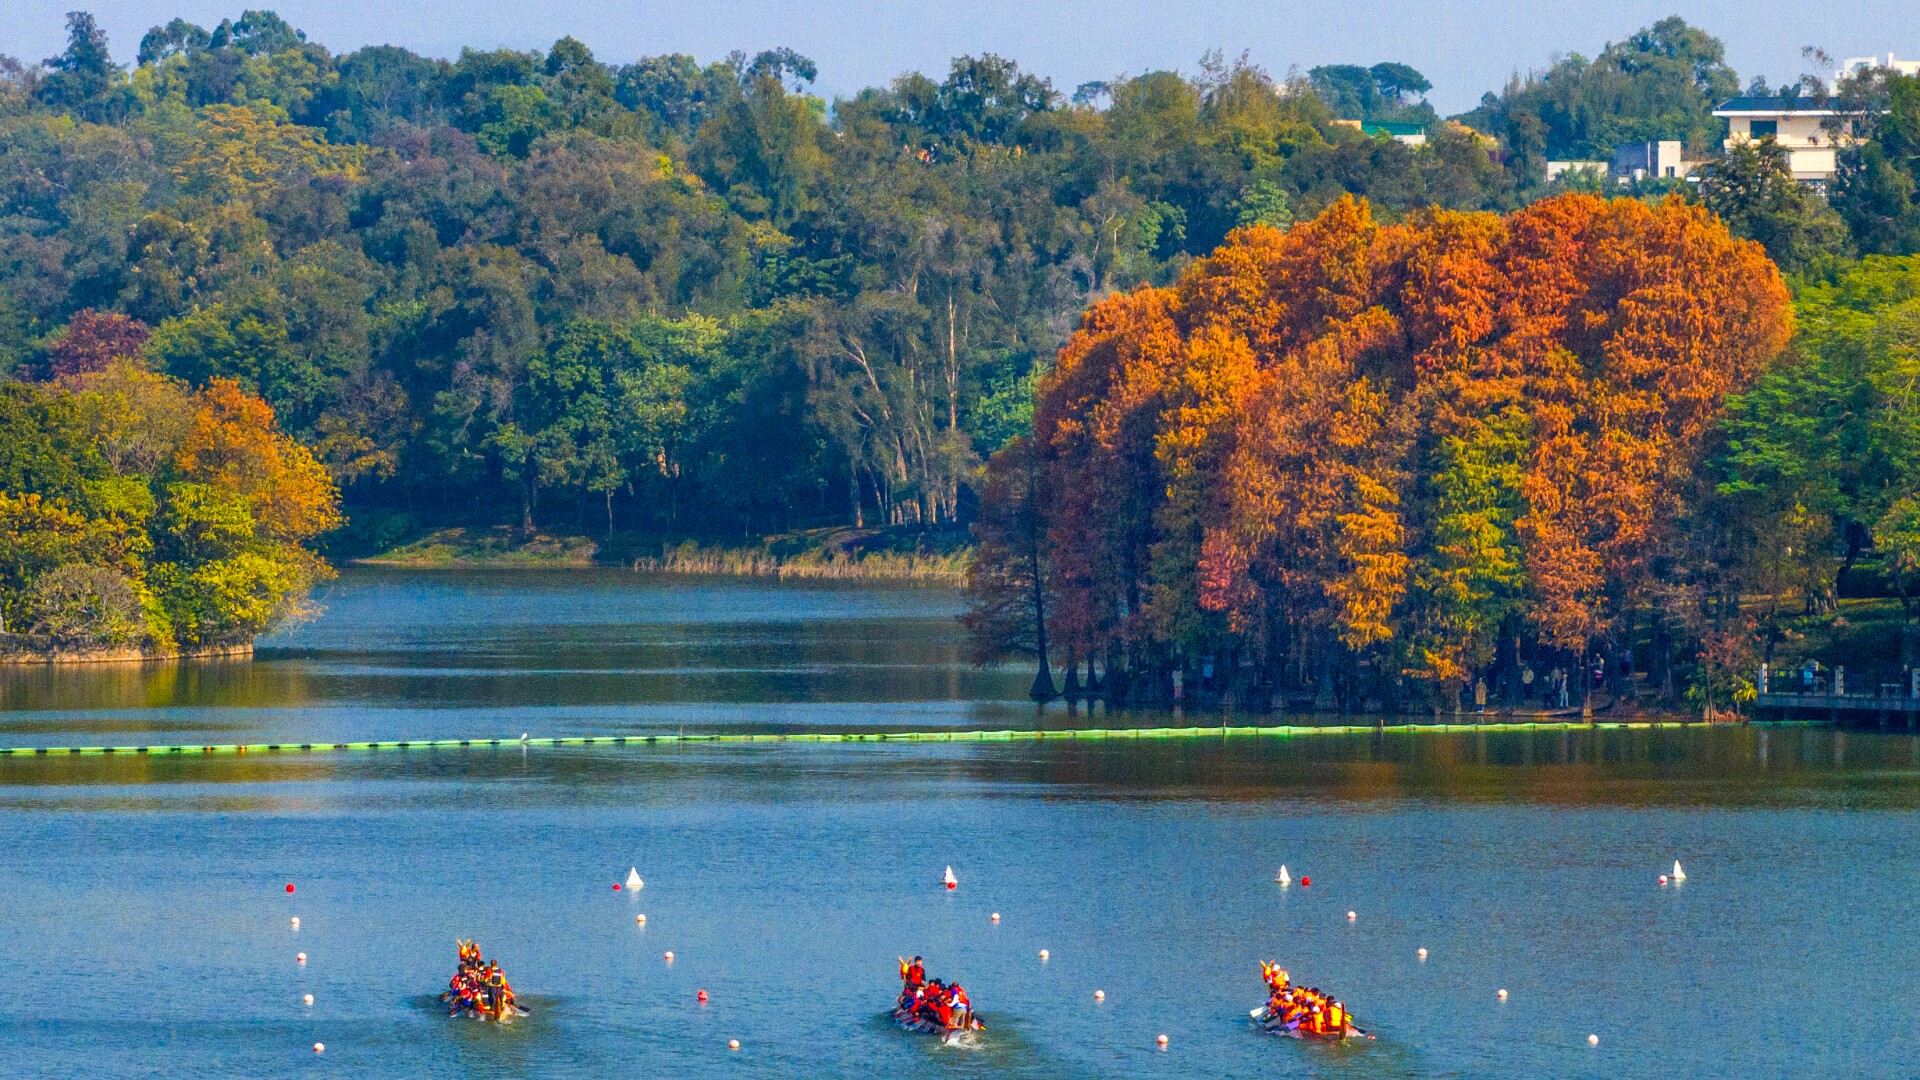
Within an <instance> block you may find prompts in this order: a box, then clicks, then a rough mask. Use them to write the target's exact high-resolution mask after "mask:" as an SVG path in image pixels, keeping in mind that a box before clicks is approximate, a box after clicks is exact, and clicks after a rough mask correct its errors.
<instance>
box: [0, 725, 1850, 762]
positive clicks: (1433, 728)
mask: <svg viewBox="0 0 1920 1080" xmlns="http://www.w3.org/2000/svg"><path fill="white" fill-rule="evenodd" d="M1749 724H1750V726H1754V727H1825V726H1828V725H1827V724H1826V723H1825V722H1824V721H1818V720H1768V721H1758V720H1755V721H1749ZM1693 726H1695V725H1693V724H1690V723H1684V722H1682V721H1679V720H1648V721H1636V722H1632V723H1628V722H1615V723H1597V724H1581V723H1572V722H1565V721H1550V722H1547V723H1503V724H1388V725H1385V726H1384V727H1376V726H1373V725H1366V724H1324V725H1317V724H1293V725H1281V726H1275V727H1250V726H1249V727H1236V726H1232V725H1226V726H1221V727H1177V728H1068V729H1064V730H1053V731H1044V730H1038V729H1008V730H982V729H978V728H966V729H960V730H947V731H789V732H714V733H691V734H689V733H685V732H679V733H674V734H663V735H569V736H556V737H551V738H539V739H535V738H531V737H529V736H528V735H526V734H525V733H522V735H521V736H520V738H519V739H517V740H515V739H418V740H414V739H402V740H380V741H372V742H332V743H329V742H309V743H212V744H208V745H204V746H187V745H159V746H0V757H49V756H67V755H77V756H83V757H93V756H98V755H116V754H216V755H218V754H258V753H279V754H292V753H327V752H333V751H341V750H486V749H496V748H500V747H589V746H652V745H661V744H692V743H716V744H731V743H762V742H821V743H833V742H1008V741H1028V740H1031V741H1041V740H1047V739H1054V740H1059V739H1065V740H1069V741H1073V740H1083V739H1092V740H1101V739H1213V738H1222V737H1231V738H1242V737H1249V736H1253V737H1263V738H1265V737H1277V738H1294V737H1297V736H1308V735H1339V736H1377V735H1380V734H1382V733H1385V734H1392V735H1415V734H1435V735H1461V734H1467V733H1474V734H1482V735H1484V734H1488V733H1493V732H1555V731H1565V732H1578V731H1645V730H1650V729H1655V728H1687V727H1693Z"/></svg>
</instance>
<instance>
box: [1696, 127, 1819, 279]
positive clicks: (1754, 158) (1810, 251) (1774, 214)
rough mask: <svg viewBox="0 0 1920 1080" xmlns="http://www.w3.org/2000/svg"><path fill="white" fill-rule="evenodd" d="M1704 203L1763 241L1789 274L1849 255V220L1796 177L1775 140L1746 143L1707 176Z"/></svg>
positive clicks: (1710, 168)
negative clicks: (1843, 218) (1847, 222)
mask: <svg viewBox="0 0 1920 1080" xmlns="http://www.w3.org/2000/svg"><path fill="white" fill-rule="evenodd" d="M1700 201H1701V202H1702V203H1704V204H1706V207H1707V209H1709V210H1712V211H1713V212H1714V213H1716V214H1718V215H1720V218H1721V220H1723V221H1725V222H1726V223H1727V228H1729V229H1731V230H1732V231H1733V234H1734V235H1735V236H1744V237H1746V238H1747V239H1749V240H1758V241H1759V242H1760V243H1761V244H1762V245H1764V246H1765V247H1766V249H1767V254H1768V255H1771V256H1773V261H1774V262H1775V263H1777V264H1779V266H1780V268H1781V269H1782V270H1785V271H1787V272H1788V273H1797V272H1800V271H1804V270H1806V269H1808V268H1809V267H1812V266H1815V265H1817V264H1819V263H1821V262H1822V261H1826V260H1831V259H1834V258H1837V257H1840V256H1844V255H1845V254H1847V251H1848V248H1849V247H1850V246H1851V245H1850V243H1849V237H1848V235H1847V225H1846V222H1845V221H1843V220H1841V218H1840V216H1839V215H1838V214H1836V213H1834V211H1833V209H1832V208H1831V207H1829V206H1827V204H1826V202H1825V200H1823V199H1822V198H1821V197H1820V196H1819V195H1818V194H1816V193H1814V192H1813V191H1810V190H1808V188H1807V187H1806V186H1805V185H1803V184H1801V183H1800V182H1799V181H1797V180H1795V179H1794V178H1793V173H1792V172H1791V171H1790V170H1789V169H1788V167H1787V152H1786V150H1784V149H1783V148H1781V147H1780V146H1779V144H1777V143H1775V142H1774V141H1773V140H1772V139H1762V140H1760V141H1758V142H1743V143H1740V144H1738V145H1736V146H1734V147H1733V148H1732V149H1730V150H1729V151H1728V152H1727V155H1726V156H1725V157H1723V158H1721V159H1720V160H1718V161H1714V162H1712V163H1710V164H1709V165H1708V166H1707V167H1706V169H1705V170H1703V175H1702V176H1701V182H1700Z"/></svg>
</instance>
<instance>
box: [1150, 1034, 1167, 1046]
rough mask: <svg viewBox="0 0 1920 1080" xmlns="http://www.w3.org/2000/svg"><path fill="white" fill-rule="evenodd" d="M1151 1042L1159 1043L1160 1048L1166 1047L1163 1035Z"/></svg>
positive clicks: (1165, 1038)
mask: <svg viewBox="0 0 1920 1080" xmlns="http://www.w3.org/2000/svg"><path fill="white" fill-rule="evenodd" d="M1153 1041H1154V1042H1157V1043H1159V1044H1160V1045H1161V1046H1165V1045H1167V1037H1166V1036H1165V1035H1162V1036H1160V1037H1159V1038H1157V1039H1155V1040H1153Z"/></svg>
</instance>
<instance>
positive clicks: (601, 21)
mask: <svg viewBox="0 0 1920 1080" xmlns="http://www.w3.org/2000/svg"><path fill="white" fill-rule="evenodd" d="M247 2H248V0H237V2H232V3H218V2H213V0H102V2H96V3H95V4H94V5H93V7H92V8H91V10H93V11H94V13H95V15H97V16H98V17H99V20H100V23H101V25H102V26H103V27H104V28H105V29H106V31H107V35H108V39H109V41H110V43H111V46H112V48H113V53H114V56H115V57H116V58H117V59H119V60H121V61H123V62H124V61H130V60H131V59H132V58H133V54H134V52H135V50H136V48H137V47H138V45H139V41H140V35H141V34H143V33H144V32H145V31H146V30H147V28H148V27H150V26H152V25H154V24H156V23H163V22H166V21H167V20H169V19H171V18H173V17H175V16H180V17H184V18H186V19H188V20H190V21H193V22H197V23H200V24H202V25H204V26H207V27H212V26H214V25H215V24H216V23H218V22H219V21H220V20H221V19H222V18H233V17H237V16H238V15H239V14H240V11H241V10H242V8H243V7H244V6H245V4H246V3H247ZM251 2H252V3H255V4H261V5H262V6H271V7H272V8H273V9H274V10H276V11H278V12H279V13H280V14H281V15H282V16H283V17H284V18H286V19H287V21H288V22H291V23H292V24H293V25H295V26H297V27H299V28H301V29H303V30H305V31H306V32H307V37H308V38H309V40H312V41H317V42H319V43H321V44H323V45H325V46H327V48H329V49H331V50H333V51H334V52H347V51H350V50H352V49H355V48H358V47H360V46H362V45H402V46H405V47H407V48H410V49H413V50H414V51H416V52H421V53H425V54H428V55H433V56H446V57H451V56H455V55H458V53H459V51H460V48H461V46H463V45H471V46H475V47H479V48H499V47H502V46H507V47H513V48H523V49H525V48H545V47H546V46H548V45H550V44H551V43H552V42H553V41H554V40H556V39H558V38H560V37H563V36H566V35H568V34H571V35H573V36H574V37H576V38H579V39H580V40H581V41H584V42H586V44H587V46H588V47H589V48H591V49H592V50H593V51H594V54H595V55H596V56H597V57H599V58H600V59H601V60H603V61H606V62H609V63H622V62H626V61H629V60H632V59H634V58H635V57H639V56H646V55H652V54H656V53H664V52H684V53H691V54H692V55H693V56H695V57H697V58H698V59H700V60H701V61H703V62H704V61H708V60H714V59H718V58H720V57H723V56H725V55H726V54H727V53H728V52H730V51H732V50H734V49H741V50H744V51H746V52H749V53H753V52H758V51H759V50H761V49H765V48H773V47H777V46H788V47H791V48H794V49H796V50H798V51H799V52H801V53H803V54H805V55H807V56H810V57H812V58H813V59H814V60H815V61H816V62H817V63H818V64H819V66H820V79H819V81H818V83H816V84H815V89H816V91H817V92H819V93H821V94H823V95H824V96H826V97H829V98H832V97H834V96H838V95H846V94H851V93H853V92H854V91H857V90H859V89H860V88H861V87H864V86H871V85H878V84H882V83H885V82H886V81H888V80H889V79H891V78H892V77H893V76H895V75H898V74H900V73H901V72H904V71H912V70H918V71H924V72H927V73H929V74H935V75H938V74H943V73H944V72H945V70H946V68H947V65H948V62H949V61H950V60H951V58H953V57H955V56H959V55H963V54H967V53H981V52H993V53H998V54H1000V55H1002V56H1006V57H1010V58H1012V59H1013V60H1015V61H1017V62H1018V63H1019V64H1020V66H1021V67H1022V68H1024V69H1026V70H1029V71H1033V72H1035V73H1037V74H1040V75H1044V76H1046V77H1048V78H1051V79H1052V80H1053V83H1054V85H1055V87H1056V88H1059V89H1061V90H1064V91H1068V92H1070V91H1071V90H1072V89H1073V88H1074V87H1075V86H1077V85H1079V84H1080V83H1083V82H1087V81H1091V80H1095V79H1111V78H1113V77H1114V76H1116V75H1121V74H1139V73H1140V72H1143V71H1151V70H1156V69H1171V70H1179V71H1187V72H1191V71H1193V70H1195V69H1196V68H1197V66H1198V61H1199V59H1200V57H1201V55H1202V54H1204V53H1205V52H1206V51H1207V50H1209V49H1220V50H1222V51H1224V52H1225V53H1226V54H1227V55H1228V56H1229V57H1232V56H1238V55H1239V54H1241V53H1242V52H1245V53H1247V54H1249V55H1250V56H1251V58H1252V60H1253V61H1254V62H1255V63H1257V64H1259V65H1261V66H1263V67H1265V68H1266V69H1268V70H1269V71H1271V72H1273V73H1274V74H1276V75H1284V74H1285V73H1286V72H1287V71H1288V70H1289V69H1292V68H1298V69H1299V70H1301V71H1305V70H1306V69H1307V68H1310V67H1313V66H1314V65H1316V64H1334V63H1359V64H1367V65H1370V64H1373V63H1376V62H1378V61H1381V60H1397V61H1401V62H1403V63H1408V64H1412V65H1413V66H1414V67H1416V68H1418V69H1420V71H1421V72H1423V73H1424V74H1425V75H1426V76H1427V78H1428V79H1430V80H1432V82H1433V84H1434V89H1433V91H1432V93H1431V94H1430V95H1429V100H1431V101H1432V102H1433V104H1434V106H1435V107H1436V108H1438V109H1439V110H1440V111H1441V112H1443V113H1453V112H1460V111H1464V110H1466V109H1469V108H1472V107H1473V106H1474V105H1475V104H1476V103H1477V102H1478V101H1479V99H1480V95H1481V94H1482V93H1484V92H1485V91H1488V90H1497V89H1498V88H1500V87H1501V86H1502V85H1504V84H1505V82H1506V81H1507V79H1508V77H1509V76H1510V75H1512V74H1513V73H1514V72H1515V71H1526V70H1529V69H1537V68H1543V67H1545V66H1546V65H1547V64H1548V63H1550V62H1551V61H1552V60H1553V59H1554V58H1555V57H1556V56H1561V55H1565V54H1567V53H1572V52H1578V53H1582V54H1584V55H1587V56H1592V55H1594V54H1595V53H1597V52H1599V51H1600V49H1601V48H1603V47H1604V46H1605V45H1606V43H1607V42H1609V41H1617V40H1619V39H1621V38H1624V37H1626V36H1627V35H1629V34H1631V33H1632V32H1633V31H1634V30H1636V29H1638V28H1640V27H1642V26H1645V25H1647V24H1649V23H1651V22H1654V21H1655V20H1657V19H1660V18H1663V17H1665V16H1667V15H1672V14H1678V15H1680V16H1682V17H1683V18H1685V19H1686V20H1687V21H1688V22H1690V23H1693V24H1694V25H1696V26H1700V27H1702V28H1704V29H1706V30H1707V31H1708V32H1709V33H1712V34H1714V35H1716V36H1717V37H1719V38H1720V39H1721V40H1723V41H1724V42H1726V45H1727V59H1728V62H1729V63H1731V64H1732V65H1733V67H1734V69H1735V70H1736V71H1738V72H1739V73H1740V77H1741V80H1742V82H1745V81H1747V80H1748V79H1750V78H1751V77H1752V76H1753V75H1755V74H1757V73H1758V74H1765V75H1766V76H1767V77H1768V79H1769V80H1770V81H1772V82H1774V83H1780V82H1783V81H1788V80H1791V79H1794V78H1798V77H1799V76H1800V75H1801V74H1803V73H1805V72H1806V71H1807V65H1806V63H1805V61H1804V60H1803V59H1802V57H1801V49H1802V47H1803V46H1807V45H1817V46H1819V47H1821V48H1824V49H1825V50H1826V51H1827V52H1828V53H1830V54H1831V55H1833V56H1834V57H1836V58H1840V57H1847V56H1863V55H1869V54H1879V55H1885V54H1886V53H1888V52H1889V51H1891V52H1894V53H1896V54H1898V55H1899V56H1900V57H1902V58H1903V59H1904V58H1908V57H1914V56H1920V4H1916V3H1914V2H1913V0H1834V2H1823V3H1808V2H1807V0H1793V2H1790V3H1789V2H1787V0H1611V2H1606V3H1596V2H1584V3H1576V2H1570V0H1479V2H1476V3H1459V2H1449V0H1332V2H1329V0H1313V2H1302V0H1268V2H1258V0H1216V2H1213V3H1207V4H1193V3H1186V4H1183V3H1180V2H1178V0H1097V2H1096V0H1056V2H1047V0H968V2H956V0H893V2H883V0H806V2H804V3H801V2H794V0H786V2H780V0H699V2H696V3H689V2H686V0H680V2H675V3H660V2H655V0H601V2H597V3H583V2H581V0H512V2H511V3H506V2H500V0H493V2H483V0H278V2H275V0H251ZM83 3H85V0H6V4H7V8H8V10H10V11H12V12H13V14H12V15H11V16H9V17H7V18H6V19H4V20H0V54H8V55H13V56H17V57H20V58H22V59H26V60H37V59H41V58H44V57H47V56H51V55H53V54H54V53H56V52H58V51H59V50H60V48H61V47H62V45H63V43H64V40H65V33H64V22H65V13H66V12H67V11H68V10H71V9H72V8H74V7H76V6H79V5H81V4H83Z"/></svg>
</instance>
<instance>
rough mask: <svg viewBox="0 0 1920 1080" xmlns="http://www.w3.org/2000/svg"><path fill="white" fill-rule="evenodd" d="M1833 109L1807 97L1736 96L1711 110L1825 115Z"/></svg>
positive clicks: (1728, 113)
mask: <svg viewBox="0 0 1920 1080" xmlns="http://www.w3.org/2000/svg"><path fill="white" fill-rule="evenodd" d="M1832 112H1833V109H1832V108H1830V107H1828V106H1826V105H1821V104H1819V103H1817V102H1815V101H1814V100H1813V99H1812V98H1808V97H1780V96H1778V95H1773V96H1768V97H1746V96H1742V97H1737V98H1728V99H1727V100H1725V101H1723V102H1721V103H1720V107H1719V108H1717V109H1715V110H1713V115H1715V116H1731V115H1734V114H1736V113H1800V114H1801V115H1804V116H1827V115H1830V114H1832Z"/></svg>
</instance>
